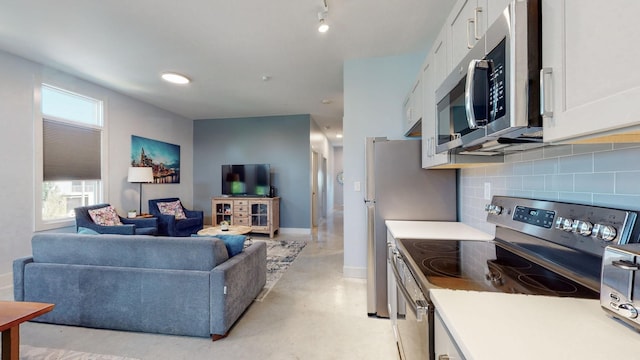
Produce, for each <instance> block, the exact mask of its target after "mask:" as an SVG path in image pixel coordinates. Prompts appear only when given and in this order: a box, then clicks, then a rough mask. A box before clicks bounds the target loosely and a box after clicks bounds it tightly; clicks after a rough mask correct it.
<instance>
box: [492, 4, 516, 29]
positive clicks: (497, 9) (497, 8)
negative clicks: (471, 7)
mask: <svg viewBox="0 0 640 360" xmlns="http://www.w3.org/2000/svg"><path fill="white" fill-rule="evenodd" d="M511 1H512V0H489V1H488V2H487V24H489V25H488V26H491V24H493V23H494V22H495V21H496V20H497V19H498V17H500V14H502V12H503V11H504V10H505V9H506V8H507V6H509V3H511Z"/></svg>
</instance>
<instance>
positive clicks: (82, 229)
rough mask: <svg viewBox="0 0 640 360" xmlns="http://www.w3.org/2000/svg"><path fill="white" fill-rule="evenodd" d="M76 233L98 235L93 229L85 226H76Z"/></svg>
mask: <svg viewBox="0 0 640 360" xmlns="http://www.w3.org/2000/svg"><path fill="white" fill-rule="evenodd" d="M78 234H86V235H98V234H100V233H99V232H97V231H95V230H93V229H89V228H86V227H82V226H80V227H78Z"/></svg>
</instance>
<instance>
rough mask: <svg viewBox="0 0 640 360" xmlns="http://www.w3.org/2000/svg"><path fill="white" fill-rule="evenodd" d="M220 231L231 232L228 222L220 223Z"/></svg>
mask: <svg viewBox="0 0 640 360" xmlns="http://www.w3.org/2000/svg"><path fill="white" fill-rule="evenodd" d="M220 230H222V231H229V222H227V221H221V222H220Z"/></svg>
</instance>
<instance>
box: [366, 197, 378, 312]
mask: <svg viewBox="0 0 640 360" xmlns="http://www.w3.org/2000/svg"><path fill="white" fill-rule="evenodd" d="M366 201H368V200H365V202H366ZM375 215H376V211H375V207H374V206H373V202H371V201H370V200H369V203H368V206H367V284H368V286H367V313H368V314H369V315H375V314H376V300H375V299H376V286H375V284H376V256H375V246H376V242H375V240H376V234H375V232H376V231H375V228H376V227H375Z"/></svg>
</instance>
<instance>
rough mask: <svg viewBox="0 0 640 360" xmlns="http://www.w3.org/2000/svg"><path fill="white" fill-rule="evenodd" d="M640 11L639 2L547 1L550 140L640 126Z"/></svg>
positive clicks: (546, 94) (544, 24)
mask: <svg viewBox="0 0 640 360" xmlns="http://www.w3.org/2000/svg"><path fill="white" fill-rule="evenodd" d="M639 12H640V1H634V0H611V1H608V2H606V3H602V2H599V1H582V0H542V29H543V32H542V36H543V37H542V56H543V61H542V63H543V67H544V69H545V72H546V74H545V75H544V77H543V79H544V108H545V111H546V114H545V116H544V141H545V142H552V143H553V142H578V141H584V140H587V141H591V140H588V139H591V138H598V137H600V136H602V135H609V134H619V133H627V132H634V131H636V132H637V131H638V130H639V129H640V106H638V104H640V71H636V70H634V69H635V68H636V66H637V63H638V59H640V47H639V46H637V45H636V43H637V36H636V35H637V14H638V13H639ZM609 139H611V138H609ZM609 139H604V140H603V141H610V140H609ZM613 140H614V141H615V139H613ZM595 141H597V140H595Z"/></svg>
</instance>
